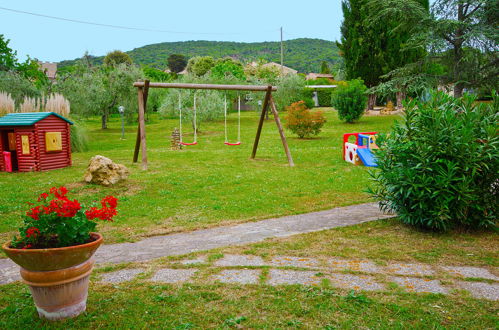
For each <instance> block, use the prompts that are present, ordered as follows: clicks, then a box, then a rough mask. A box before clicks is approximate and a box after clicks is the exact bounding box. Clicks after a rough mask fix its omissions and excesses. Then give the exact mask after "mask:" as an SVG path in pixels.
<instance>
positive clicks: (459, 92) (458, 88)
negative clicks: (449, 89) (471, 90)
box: [454, 83, 464, 98]
mask: <svg viewBox="0 0 499 330" xmlns="http://www.w3.org/2000/svg"><path fill="white" fill-rule="evenodd" d="M463 90H464V85H463V84H461V83H456V84H454V97H456V98H458V97H461V96H463Z"/></svg>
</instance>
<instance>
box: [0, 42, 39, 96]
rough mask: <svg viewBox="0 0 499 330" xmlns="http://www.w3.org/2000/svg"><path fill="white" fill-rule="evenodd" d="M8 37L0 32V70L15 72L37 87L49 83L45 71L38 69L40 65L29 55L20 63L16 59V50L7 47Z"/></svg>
mask: <svg viewBox="0 0 499 330" xmlns="http://www.w3.org/2000/svg"><path fill="white" fill-rule="evenodd" d="M9 41H10V40H8V39H4V36H3V34H0V72H2V71H4V72H15V73H18V74H19V75H21V76H22V77H24V78H26V79H27V80H29V81H30V82H31V83H33V84H34V85H35V87H37V88H41V87H43V86H45V85H47V84H48V83H49V80H48V78H47V76H46V75H45V73H43V72H42V71H40V65H39V64H38V62H37V61H35V60H33V59H31V58H30V57H29V56H28V58H27V59H26V61H24V62H22V63H20V62H19V61H18V60H17V57H16V56H17V52H16V51H15V50H12V49H11V48H10V47H9Z"/></svg>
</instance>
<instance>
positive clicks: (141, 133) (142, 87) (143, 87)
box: [133, 80, 294, 170]
mask: <svg viewBox="0 0 499 330" xmlns="http://www.w3.org/2000/svg"><path fill="white" fill-rule="evenodd" d="M133 86H134V87H137V92H138V103H139V125H138V128H137V140H136V142H135V150H134V154H133V162H134V163H136V162H137V161H138V158H139V151H142V169H143V170H147V145H146V125H145V113H146V109H147V97H148V93H149V88H179V89H196V90H198V89H211V90H225V91H228V90H236V91H250V92H258V91H259V92H266V93H265V98H264V101H263V107H262V112H261V114H260V120H259V122H258V128H257V131H256V136H255V141H254V143H253V151H252V153H251V157H250V158H251V159H255V156H256V151H257V149H258V142H259V141H260V135H261V133H262V127H263V122H264V119H265V114H266V113H267V111H268V109H269V107H270V111H271V112H272V114H273V115H274V121H275V123H276V125H277V129H278V131H279V135H280V137H281V142H282V145H283V147H284V151H285V153H286V156H287V158H288V164H289V166H294V162H293V158H292V157H291V152H290V151H289V147H288V143H287V141H286V136H285V135H284V130H283V128H282V125H281V120H280V119H279V113H278V112H277V107H276V105H275V102H274V99H273V98H272V92H273V91H276V90H277V87H275V86H271V85H269V86H258V85H217V84H183V83H154V82H153V83H151V82H150V81H149V80H145V81H138V82H135V83H134V84H133ZM178 109H179V117H180V132H179V133H180V141H181V143H182V145H185V146H194V145H197V143H198V141H197V129H196V109H197V104H196V94H194V100H193V119H194V122H193V128H194V140H193V141H192V142H183V140H182V100H181V98H180V95H179V106H178ZM237 113H238V128H237V141H236V142H232V143H231V142H229V140H228V135H227V94H226V95H225V97H224V117H225V120H224V128H225V142H224V144H225V145H228V146H238V145H241V96H238V107H237Z"/></svg>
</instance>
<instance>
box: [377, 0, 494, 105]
mask: <svg viewBox="0 0 499 330" xmlns="http://www.w3.org/2000/svg"><path fill="white" fill-rule="evenodd" d="M369 1H370V6H371V8H376V9H377V10H376V11H375V12H373V14H372V18H371V20H372V21H373V23H374V24H376V22H378V23H379V22H384V21H386V20H387V19H392V20H393V19H396V20H397V21H398V22H399V25H398V26H396V27H395V29H405V30H406V31H408V32H409V33H410V34H411V38H410V40H409V42H408V45H407V46H406V48H420V49H424V50H426V51H427V55H426V56H425V57H423V58H422V59H421V60H420V61H417V62H414V63H412V64H411V65H410V66H409V67H407V68H404V70H399V72H392V74H391V78H392V80H394V79H397V80H399V81H400V80H403V75H405V76H406V77H407V79H406V80H414V77H419V80H425V79H426V80H431V79H434V78H437V79H438V82H439V83H440V84H453V85H454V96H455V97H460V96H462V94H463V90H464V88H473V87H480V86H489V87H491V88H496V87H497V84H498V77H499V57H498V55H497V52H498V50H499V47H498V44H499V35H498V34H497V25H498V24H499V15H497V12H498V10H499V8H498V7H499V4H498V3H497V1H496V0H468V1H466V0H436V1H435V2H434V3H433V5H432V6H431V12H430V13H428V12H427V11H425V10H421V6H420V5H419V4H418V2H417V1H415V0H404V1H401V0H369ZM432 64H438V65H443V66H444V67H445V70H442V72H441V73H440V74H439V75H438V76H437V77H435V76H432V75H431V74H428V72H427V71H426V69H427V68H428V67H431V66H432Z"/></svg>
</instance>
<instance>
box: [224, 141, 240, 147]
mask: <svg viewBox="0 0 499 330" xmlns="http://www.w3.org/2000/svg"><path fill="white" fill-rule="evenodd" d="M224 144H225V145H227V146H239V145H241V142H235V143H230V142H224Z"/></svg>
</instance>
